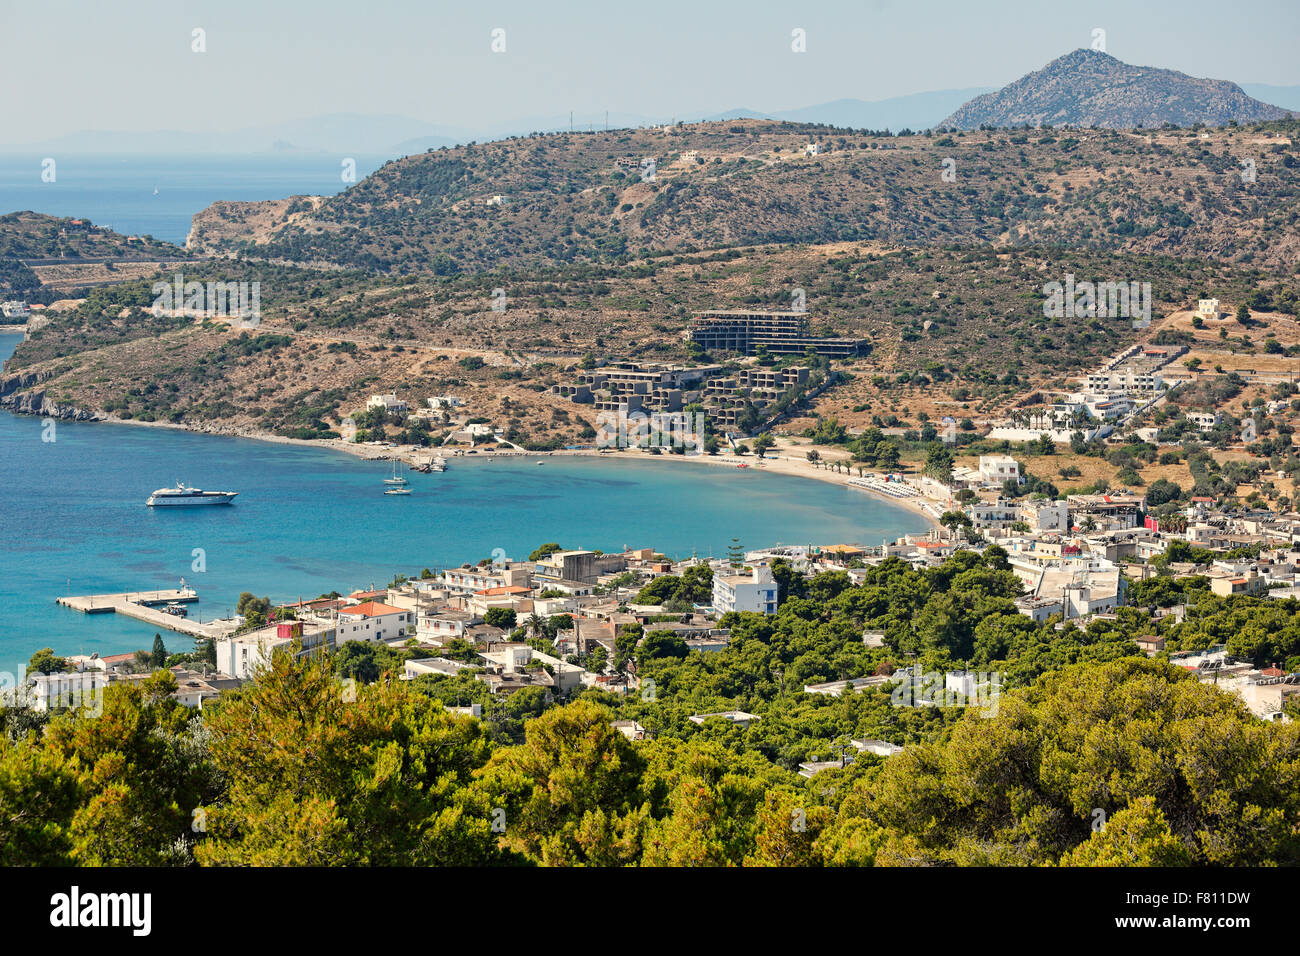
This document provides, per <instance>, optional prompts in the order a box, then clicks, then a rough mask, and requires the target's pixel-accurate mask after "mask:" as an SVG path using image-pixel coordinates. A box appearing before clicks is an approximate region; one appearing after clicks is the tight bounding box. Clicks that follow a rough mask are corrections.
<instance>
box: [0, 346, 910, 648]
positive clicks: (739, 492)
mask: <svg viewBox="0 0 1300 956" xmlns="http://www.w3.org/2000/svg"><path fill="white" fill-rule="evenodd" d="M19 339H20V336H15V335H5V336H0V357H8V356H9V354H11V352H12V351H13V348H14V346H15V345H16V344H17V342H18V340H19ZM42 431H43V425H42V422H41V420H40V419H38V418H34V417H31V416H22V415H12V414H8V413H0V489H3V491H2V494H3V499H2V501H3V503H2V505H0V541H3V549H2V550H0V670H10V671H12V670H15V668H16V666H17V664H18V663H19V662H23V663H25V662H26V660H27V658H28V657H30V655H31V653H32V652H33V651H35V650H36V649H38V648H41V647H47V646H48V647H52V648H54V649H55V651H57V652H59V653H90V652H92V651H98V652H99V653H100V654H111V653H121V652H123V651H130V650H135V649H137V648H140V647H148V646H149V645H150V644H151V643H152V640H153V634H154V631H155V629H154V628H152V627H150V626H149V625H146V624H144V623H142V622H138V621H133V620H131V619H130V618H126V617H119V616H117V615H112V614H105V615H93V616H91V615H83V614H80V613H78V612H76V611H72V610H68V609H66V608H62V607H59V606H57V605H56V604H55V603H54V601H55V599H56V598H58V597H60V596H61V595H64V594H66V593H72V594H104V593H120V592H125V591H137V590H146V589H153V588H167V587H175V586H176V585H177V583H178V581H179V579H180V578H181V577H182V576H184V577H185V579H186V581H187V583H191V584H193V585H194V586H195V587H196V588H197V589H198V592H199V597H200V600H199V602H198V603H197V604H195V605H193V606H192V609H191V614H192V615H195V616H199V617H201V618H202V619H204V620H207V619H210V618H212V617H218V616H227V615H228V614H229V612H230V609H231V608H232V606H233V604H234V601H235V599H236V597H237V596H238V594H239V592H240V591H245V590H247V591H254V592H256V593H257V594H259V595H263V594H265V595H269V596H270V597H272V598H273V599H275V600H284V601H287V600H294V599H297V598H298V597H308V598H310V597H315V596H316V595H317V594H320V593H323V592H326V591H333V590H337V591H341V592H344V593H347V592H349V591H352V590H355V589H358V588H363V587H364V588H369V587H370V586H371V585H375V586H380V587H382V586H383V585H385V584H387V583H388V582H389V581H390V580H392V578H393V577H394V575H396V574H397V573H399V572H401V573H404V574H408V575H410V574H415V573H418V572H419V571H420V569H422V568H424V567H434V568H443V567H447V566H449V565H458V564H461V563H462V562H465V561H478V560H480V559H482V558H490V557H491V556H492V552H493V550H494V549H496V548H502V549H504V550H505V552H506V554H507V555H509V556H510V557H512V558H518V557H526V556H527V554H528V552H529V551H530V550H532V549H533V548H534V547H536V546H537V545H538V544H541V543H542V542H545V541H558V542H560V543H561V544H563V545H565V546H566V547H581V548H599V549H601V550H604V551H611V550H615V549H619V550H621V549H622V548H623V547H624V546H631V547H653V548H657V549H658V550H660V551H663V552H664V553H666V554H668V555H670V556H680V557H685V556H689V555H690V554H691V553H692V552H695V553H698V554H700V555H710V554H713V555H720V554H723V553H725V551H726V547H727V545H728V544H729V543H730V541H731V538H732V537H733V536H735V537H738V538H739V539H740V540H741V542H742V544H744V545H745V546H746V547H747V548H756V547H761V546H766V545H771V544H777V543H786V544H806V543H814V544H818V543H820V544H832V543H837V542H841V541H844V542H850V543H862V544H877V543H878V542H879V541H880V539H881V537H882V536H890V537H894V536H897V535H901V534H905V533H907V532H909V531H920V530H923V526H924V522H923V521H922V519H921V518H919V517H917V516H916V515H913V514H911V513H909V512H907V511H905V510H903V509H900V508H898V507H897V506H896V505H893V504H890V503H888V502H885V501H879V500H876V499H874V498H871V497H869V496H867V495H865V494H863V493H861V492H858V491H853V490H850V489H848V488H843V487H839V486H836V485H832V484H828V483H826V482H821V481H813V480H809V479H800V478H791V477H787V476H783V475H774V474H764V473H760V472H755V471H754V470H752V469H743V470H742V469H736V468H723V467H717V466H712V465H691V464H685V463H682V462H666V461H664V462H661V461H653V460H650V461H645V462H637V461H610V460H601V459H590V458H586V459H583V458H562V457H558V456H557V457H549V458H546V459H545V462H546V463H545V464H544V465H542V466H538V465H537V464H536V461H537V460H538V459H536V458H533V457H526V458H513V459H500V460H496V461H488V460H474V459H467V458H458V459H453V460H452V462H451V466H450V468H449V469H448V470H447V471H445V472H443V473H441V474H430V475H421V474H412V475H411V476H410V480H411V487H412V488H413V489H414V494H412V495H410V496H409V497H392V496H390V497H385V496H384V495H383V489H384V487H385V486H384V484H383V483H382V479H383V478H384V476H385V475H388V474H389V473H390V472H391V465H390V464H389V463H387V462H365V461H361V460H359V459H357V458H354V457H352V456H351V455H347V454H344V453H341V452H334V451H329V450H327V449H319V448H310V447H303V446H297V445H283V444H278V443H274V442H260V441H252V440H248V439H238V438H221V437H215V436H210V435H196V434H190V433H188V432H182V431H176V430H173V429H160V428H145V427H140V426H132V425H107V424H76V423H71V422H59V423H57V424H56V431H55V436H54V437H55V440H54V441H53V442H44V441H42V440H41V439H42ZM178 479H179V480H181V481H184V482H186V483H187V484H193V485H195V486H197V487H200V488H205V489H210V490H221V491H226V490H229V491H238V492H239V493H240V494H239V497H238V498H237V499H236V500H235V503H234V504H233V505H231V506H229V507H209V508H194V509H189V508H176V509H161V508H160V509H154V508H147V507H145V504H144V501H145V499H146V498H147V497H148V496H149V493H150V492H151V491H153V490H154V489H155V488H160V487H164V486H170V485H172V484H173V483H174V482H175V481H176V480H178ZM196 548H201V549H203V554H204V558H205V560H206V570H205V571H204V572H202V573H195V572H194V571H193V570H192V566H193V562H194V560H195V558H194V556H193V555H194V549H196ZM163 637H164V639H165V640H166V641H167V643H168V646H169V647H171V648H174V649H188V648H189V646H190V642H189V639H188V638H186V637H184V636H183V635H179V634H164V635H163Z"/></svg>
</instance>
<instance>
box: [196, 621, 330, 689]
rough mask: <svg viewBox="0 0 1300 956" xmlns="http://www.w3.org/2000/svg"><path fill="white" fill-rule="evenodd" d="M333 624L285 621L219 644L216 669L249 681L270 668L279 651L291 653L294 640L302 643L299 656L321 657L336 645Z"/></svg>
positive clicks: (222, 640) (222, 639) (225, 639)
mask: <svg viewBox="0 0 1300 956" xmlns="http://www.w3.org/2000/svg"><path fill="white" fill-rule="evenodd" d="M335 633H336V630H335V627H334V625H333V623H332V622H331V623H329V624H325V623H315V622H310V621H285V622H281V623H279V624H270V625H267V626H266V627H261V628H258V629H257V630H254V631H249V632H247V633H245V634H240V635H237V636H232V637H223V638H218V639H217V641H216V652H217V670H219V671H220V672H221V673H223V674H229V675H230V676H232V677H238V678H240V679H241V680H248V679H249V678H251V677H253V676H254V673H255V672H256V671H258V670H260V669H261V668H263V667H268V666H269V665H270V663H271V657H272V655H273V654H274V653H275V652H276V651H277V650H286V651H287V650H289V648H290V647H291V646H292V644H293V642H294V641H299V642H301V649H300V650H299V652H298V656H299V657H304V656H310V655H312V654H318V653H320V652H321V651H325V650H328V649H329V648H331V647H333V646H334V637H335Z"/></svg>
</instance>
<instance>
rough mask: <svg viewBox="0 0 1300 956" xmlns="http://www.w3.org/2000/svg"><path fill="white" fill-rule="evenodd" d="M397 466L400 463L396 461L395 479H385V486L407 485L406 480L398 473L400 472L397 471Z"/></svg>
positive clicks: (394, 463)
mask: <svg viewBox="0 0 1300 956" xmlns="http://www.w3.org/2000/svg"><path fill="white" fill-rule="evenodd" d="M397 465H398V463H397V462H396V461H394V462H393V477H391V478H385V479H384V484H386V485H404V484H406V479H405V478H403V477H402V476H401V475H400V474H399V473H398V471H397Z"/></svg>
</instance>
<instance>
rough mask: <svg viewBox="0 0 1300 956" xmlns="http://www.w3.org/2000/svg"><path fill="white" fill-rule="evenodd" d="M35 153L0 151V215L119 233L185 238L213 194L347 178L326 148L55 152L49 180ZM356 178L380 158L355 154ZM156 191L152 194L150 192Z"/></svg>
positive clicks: (302, 189) (307, 190) (241, 196)
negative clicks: (73, 222) (69, 220)
mask: <svg viewBox="0 0 1300 956" xmlns="http://www.w3.org/2000/svg"><path fill="white" fill-rule="evenodd" d="M45 158H46V157H45V156H44V155H41V154H39V153H6V154H0V213H11V212H21V211H24V210H29V209H30V210H31V211H33V212H43V213H48V214H49V215H52V216H75V217H78V218H83V219H89V220H90V221H91V222H93V223H94V224H95V225H97V226H104V227H106V228H109V229H113V230H115V231H117V232H120V233H123V234H125V235H151V236H153V237H154V238H155V239H165V240H167V241H168V242H174V243H176V244H177V245H183V244H184V243H185V237H186V236H187V235H188V234H189V231H190V220H191V219H192V218H193V216H194V214H195V213H197V212H199V211H200V210H201V209H204V208H206V207H207V206H209V205H211V204H212V203H214V202H216V201H217V200H219V199H230V200H257V199H283V198H285V197H286V196H296V195H312V196H332V195H334V194H335V193H339V192H342V191H343V189H344V188H346V187H347V186H348V185H350V184H349V183H345V182H343V180H342V176H341V168H340V165H339V163H340V159H339V157H338V156H336V155H334V154H326V153H291V154H279V153H268V154H263V155H229V156H203V155H199V156H196V155H172V156H168V155H122V154H99V155H93V154H76V153H72V154H66V155H65V154H60V155H56V156H53V157H51V158H53V159H54V160H55V167H54V182H43V181H42V179H41V162H42V160H44V159H45ZM353 158H354V159H355V160H356V165H357V168H356V180H357V182H360V181H361V180H362V179H363V178H365V177H366V176H368V175H369V174H370V173H372V172H374V171H375V170H376V169H378V168H379V167H380V166H382V165H383V164H384V162H385V160H386V159H388V158H391V157H382V156H356V157H353ZM155 189H157V190H158V193H157V195H155V194H154V190H155Z"/></svg>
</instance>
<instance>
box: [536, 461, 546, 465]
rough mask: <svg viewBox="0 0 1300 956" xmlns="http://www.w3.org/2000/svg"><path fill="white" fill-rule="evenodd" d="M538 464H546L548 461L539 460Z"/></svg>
mask: <svg viewBox="0 0 1300 956" xmlns="http://www.w3.org/2000/svg"><path fill="white" fill-rule="evenodd" d="M537 464H539V465H544V464H546V462H544V461H539V462H538V463H537Z"/></svg>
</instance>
